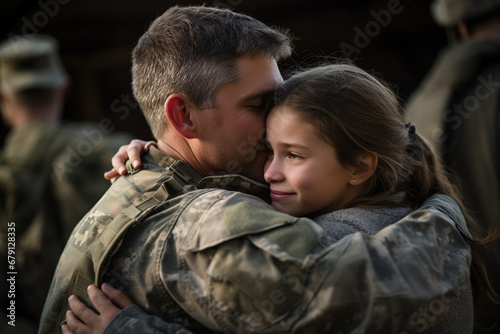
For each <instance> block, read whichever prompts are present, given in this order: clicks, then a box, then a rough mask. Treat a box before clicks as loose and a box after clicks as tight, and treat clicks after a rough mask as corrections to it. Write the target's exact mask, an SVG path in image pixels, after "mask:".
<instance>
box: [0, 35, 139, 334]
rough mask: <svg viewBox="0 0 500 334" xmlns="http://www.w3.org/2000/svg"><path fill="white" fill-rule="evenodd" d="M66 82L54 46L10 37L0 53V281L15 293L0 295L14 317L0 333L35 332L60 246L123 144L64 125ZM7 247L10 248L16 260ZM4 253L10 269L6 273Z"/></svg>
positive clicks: (91, 128) (104, 130) (84, 127)
mask: <svg viewBox="0 0 500 334" xmlns="http://www.w3.org/2000/svg"><path fill="white" fill-rule="evenodd" d="M68 82H69V81H68V76H67V74H66V72H65V70H64V68H63V66H62V63H61V61H60V59H59V55H58V44H57V42H56V41H55V40H54V39H53V38H51V37H49V36H40V35H37V36H34V35H30V36H17V37H13V38H11V39H9V40H6V41H4V42H3V43H2V44H1V45H0V107H1V110H2V116H3V118H4V121H5V122H6V124H7V125H9V126H10V127H11V128H12V129H11V131H10V133H9V135H8V137H7V138H6V142H5V147H4V148H3V151H2V152H1V155H0V218H1V228H0V232H1V234H2V238H1V239H0V246H1V247H0V252H1V254H2V261H4V263H3V266H2V268H4V269H2V270H1V271H2V274H1V275H5V273H6V272H16V273H17V274H15V279H12V280H11V281H12V282H14V281H15V285H11V284H10V283H9V285H8V286H7V288H5V289H4V288H2V289H1V290H2V294H1V297H0V298H1V299H0V300H1V307H2V312H5V310H6V309H7V308H8V307H10V310H7V315H9V314H10V313H13V312H12V307H11V303H12V301H14V303H15V304H14V305H15V312H14V314H15V322H14V323H15V327H13V326H12V324H11V325H10V326H9V325H7V323H6V321H5V320H6V319H7V320H9V319H10V318H9V317H7V318H5V316H3V317H2V318H3V320H2V322H1V323H2V326H6V327H5V328H4V327H2V328H1V330H0V331H1V332H2V333H6V332H7V331H8V330H14V329H16V332H17V333H21V332H23V333H30V332H34V331H36V328H37V326H38V321H39V317H40V314H41V311H42V308H43V303H44V300H45V297H46V295H47V291H48V289H49V286H50V280H51V278H52V273H53V271H54V270H55V266H56V264H57V260H58V259H59V255H60V253H61V252H62V249H63V247H64V245H65V243H66V240H67V238H68V236H69V235H70V233H71V231H72V229H73V227H74V226H75V225H76V223H77V222H78V221H79V220H80V219H81V218H82V217H83V216H84V215H85V213H86V212H87V211H88V210H89V209H90V208H91V207H92V206H93V205H94V204H95V202H96V201H97V200H98V199H99V198H100V197H101V196H102V195H103V193H104V192H105V191H106V189H107V188H108V187H109V182H108V181H106V180H104V179H103V177H102V175H103V173H104V171H106V170H108V169H109V167H108V166H109V159H110V158H111V157H112V155H113V153H114V152H116V150H117V149H118V148H119V146H120V145H122V144H123V143H124V142H128V141H129V140H130V136H129V135H125V134H114V135H113V137H110V136H108V134H109V133H110V132H111V131H109V130H110V128H109V124H107V125H108V127H105V126H103V124H102V123H101V124H99V125H92V124H63V123H62V122H61V116H62V115H61V113H62V107H63V105H64V101H65V96H66V92H67V90H68ZM8 233H10V234H8ZM7 235H8V236H9V238H8V239H7V238H6V236H7ZM14 236H15V238H14ZM13 238H14V239H13ZM7 240H9V242H10V241H13V240H15V253H13V252H12V247H11V246H13V243H10V244H8V243H7ZM9 249H11V251H10V254H9V255H11V256H12V258H9V259H11V260H12V259H15V264H14V265H13V266H12V267H10V268H7V270H5V264H6V262H7V258H6V253H7V252H8V250H9ZM9 277H10V275H8V277H7V278H9ZM1 282H2V283H1V284H2V286H3V285H4V284H5V282H6V278H4V277H2V279H1ZM9 282H10V281H9ZM11 287H12V288H14V287H15V293H14V294H8V293H7V292H9V291H11V290H12V289H11ZM11 318H12V316H11ZM24 326H27V327H26V328H25V327H24ZM30 326H31V327H30ZM23 328H24V330H23Z"/></svg>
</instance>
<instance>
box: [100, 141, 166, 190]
mask: <svg viewBox="0 0 500 334" xmlns="http://www.w3.org/2000/svg"><path fill="white" fill-rule="evenodd" d="M151 146H157V144H156V142H154V141H150V142H146V141H143V140H138V139H134V140H132V141H131V142H130V144H128V145H123V146H122V147H120V149H119V150H118V152H116V154H115V155H114V156H113V158H112V159H111V164H112V165H113V169H111V170H110V171H108V172H106V173H104V178H105V179H106V180H110V181H111V183H113V182H115V180H116V178H117V177H118V176H120V175H124V174H125V173H127V168H125V162H126V161H127V160H131V161H132V166H133V167H134V168H138V167H140V166H141V153H143V152H146V151H147V150H148V149H149V148H150V147H151Z"/></svg>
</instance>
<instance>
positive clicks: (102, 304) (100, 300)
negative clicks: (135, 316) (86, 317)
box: [82, 284, 120, 320]
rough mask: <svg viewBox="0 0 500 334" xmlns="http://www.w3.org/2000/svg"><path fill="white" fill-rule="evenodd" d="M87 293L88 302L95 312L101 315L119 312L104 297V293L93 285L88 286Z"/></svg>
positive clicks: (106, 297)
mask: <svg viewBox="0 0 500 334" xmlns="http://www.w3.org/2000/svg"><path fill="white" fill-rule="evenodd" d="M87 292H88V294H89V298H90V301H91V302H92V304H94V306H95V308H96V309H97V311H99V312H100V313H101V314H103V312H107V313H110V312H113V313H117V312H119V311H120V310H119V309H118V308H117V307H116V306H115V304H113V303H112V302H111V300H110V299H109V298H108V296H107V295H105V294H104V292H102V291H101V290H100V289H98V288H97V287H96V286H95V285H94V284H92V285H89V286H88V288H87ZM82 320H83V319H82Z"/></svg>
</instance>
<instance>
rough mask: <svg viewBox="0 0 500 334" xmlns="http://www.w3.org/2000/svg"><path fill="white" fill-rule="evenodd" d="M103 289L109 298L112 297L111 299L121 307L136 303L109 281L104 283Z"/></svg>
mask: <svg viewBox="0 0 500 334" xmlns="http://www.w3.org/2000/svg"><path fill="white" fill-rule="evenodd" d="M102 291H103V292H104V293H105V294H106V296H108V297H109V299H111V301H112V302H113V303H114V304H115V305H116V306H118V307H119V308H121V309H124V308H125V307H127V306H130V305H132V304H134V302H133V301H132V300H131V299H130V298H128V297H127V295H126V294H125V293H123V291H122V290H118V289H115V288H113V287H112V286H111V285H110V284H108V283H104V284H103V285H102Z"/></svg>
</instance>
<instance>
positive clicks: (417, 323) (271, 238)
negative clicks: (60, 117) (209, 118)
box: [40, 148, 470, 333]
mask: <svg viewBox="0 0 500 334" xmlns="http://www.w3.org/2000/svg"><path fill="white" fill-rule="evenodd" d="M144 159H145V164H144V166H143V170H141V171H139V172H136V173H135V174H133V175H129V176H126V177H122V178H120V179H119V180H118V181H117V182H115V184H113V186H112V187H111V188H110V189H109V190H108V192H107V193H106V195H105V196H104V197H103V199H102V200H101V201H100V202H99V203H98V204H97V205H96V206H95V207H94V208H93V209H92V210H91V212H90V213H89V214H88V215H87V216H86V217H85V218H84V219H83V220H82V221H80V223H79V224H78V225H77V227H76V228H75V230H74V232H73V234H72V236H71V237H70V239H69V241H68V244H67V245H66V248H65V251H64V252H63V254H62V256H61V259H60V262H59V264H58V268H57V270H56V273H55V275H54V279H53V282H52V286H51V290H50V292H49V295H48V298H47V301H46V304H45V307H44V313H43V315H42V320H41V327H40V333H57V332H58V331H59V326H60V324H61V322H62V321H63V319H64V317H63V315H64V313H65V311H66V306H65V301H66V300H67V297H68V296H69V295H70V294H76V295H77V296H79V297H80V298H81V299H83V300H85V301H86V302H87V303H88V297H86V287H87V285H88V284H90V283H92V282H103V281H107V282H110V283H111V284H112V285H114V286H115V287H116V288H119V289H123V290H124V291H125V293H126V294H127V295H128V296H129V297H131V299H132V300H133V301H134V302H135V303H136V304H137V305H135V306H133V307H129V308H126V309H125V310H123V311H122V312H120V313H119V314H118V315H117V316H116V317H115V319H113V321H112V322H111V324H110V325H109V326H108V328H107V329H106V333H139V332H141V333H176V332H178V331H180V332H182V329H180V328H179V325H182V326H184V327H185V332H189V331H191V332H193V333H203V332H211V331H215V332H231V333H246V332H248V333H257V332H262V333H291V332H294V333H312V332H314V333H323V332H324V333H334V332H337V333H356V332H359V333H363V332H384V333H385V332H387V333H406V332H415V333H416V332H419V331H420V332H421V331H422V328H423V327H425V328H427V327H430V326H432V325H433V324H434V323H435V321H436V320H437V319H439V318H440V316H442V314H436V312H434V313H432V312H431V313H429V312H422V311H421V310H424V311H425V310H430V309H431V305H434V304H433V303H441V304H445V305H446V302H447V301H448V302H449V301H450V300H451V299H453V298H454V297H453V296H454V294H455V293H456V292H457V291H458V289H459V287H460V286H461V285H462V284H463V283H464V282H465V281H466V280H467V279H468V278H469V264H470V252H469V249H468V247H467V244H466V242H465V241H464V237H463V236H464V235H467V234H468V232H467V230H466V228H465V223H464V218H463V216H462V215H461V213H460V210H459V209H458V206H457V204H456V203H455V202H454V201H453V200H452V199H451V198H449V197H447V196H443V195H437V196H435V197H433V198H431V199H430V200H429V201H428V202H427V203H426V204H425V205H424V206H423V207H422V208H421V209H420V210H417V211H415V212H414V213H412V214H411V215H409V216H408V217H406V218H404V219H403V220H401V221H400V222H398V223H396V224H394V225H393V226H390V227H388V228H386V229H383V230H382V231H381V232H379V233H378V234H377V235H375V236H366V235H363V234H360V233H355V234H352V235H349V236H346V237H345V238H343V239H342V240H340V241H339V242H336V243H333V244H332V243H331V241H330V240H329V239H328V238H327V237H326V235H325V233H324V232H323V230H322V229H321V228H319V226H318V225H316V224H315V223H314V222H312V221H311V220H309V219H305V218H296V217H292V216H289V215H286V214H283V213H280V212H278V211H276V210H274V209H273V208H272V207H271V206H270V205H269V204H268V203H266V202H265V201H263V200H261V199H259V198H257V197H255V196H252V195H251V194H246V193H243V192H235V191H228V190H225V189H217V188H208V189H198V188H196V187H194V185H195V184H205V185H209V186H210V187H216V186H218V185H224V184H227V180H224V181H223V178H220V177H215V178H210V179H218V180H215V181H214V182H212V181H207V179H204V180H199V179H198V180H197V178H196V176H195V175H193V173H192V170H191V169H190V168H189V166H187V165H184V167H183V170H181V171H180V174H182V175H190V177H189V178H185V179H186V183H185V186H184V187H183V189H182V190H180V191H178V192H177V193H175V194H172V193H171V194H169V198H168V200H166V201H165V202H163V203H155V204H154V205H152V206H150V207H149V209H147V210H149V211H147V214H145V215H143V214H140V213H139V214H138V216H136V217H139V219H136V218H134V221H135V223H133V224H131V225H127V227H126V231H125V232H124V233H122V232H123V231H122V232H120V233H122V235H123V238H122V240H120V242H114V243H113V246H112V247H110V249H107V250H106V252H107V253H106V255H104V257H103V258H100V259H98V261H99V263H93V266H94V271H93V272H94V274H95V276H94V277H84V279H83V280H78V281H75V280H73V278H74V277H75V273H77V276H78V271H80V270H83V271H87V269H85V268H86V267H88V261H89V258H91V256H92V254H91V252H89V251H90V250H91V249H92V248H93V247H94V246H93V245H94V244H100V243H102V244H105V245H106V244H109V240H110V238H111V236H110V233H108V232H107V227H108V226H111V225H115V224H116V221H117V220H122V219H125V217H124V216H123V215H121V214H120V213H121V212H123V211H127V210H130V209H128V208H129V207H130V204H131V203H134V202H135V203H137V204H139V203H143V202H144V201H148V200H149V199H148V198H151V197H152V196H153V194H154V193H155V192H151V191H148V189H150V187H151V185H153V184H155V182H157V181H158V180H159V178H161V177H162V176H163V175H164V174H169V173H170V174H172V171H171V169H170V168H169V167H170V166H172V164H174V163H175V160H173V159H172V158H170V157H169V156H167V155H165V154H163V153H161V152H159V151H158V150H156V149H154V148H151V149H150V153H149V154H148V155H146V156H145V157H144ZM232 178H233V179H234V180H233V181H234V182H233V181H231V182H229V183H231V184H232V185H233V187H234V186H235V185H236V186H237V185H238V183H241V187H238V188H241V189H240V190H243V191H245V190H246V191H250V192H251V191H252V189H259V188H260V186H257V187H253V186H248V185H247V183H248V180H247V179H242V178H239V177H237V176H233V177H232ZM147 194H149V195H147ZM136 207H137V205H136ZM139 211H140V210H139ZM120 217H122V218H120ZM459 231H461V232H459ZM115 240H116V239H115ZM91 262H92V261H91ZM99 273H102V274H99ZM101 275H102V276H101ZM432 310H434V309H432ZM145 312H147V313H145ZM440 312H441V311H440ZM148 313H149V314H148ZM155 316H157V317H155ZM162 320H163V321H162ZM425 328H424V329H425Z"/></svg>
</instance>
